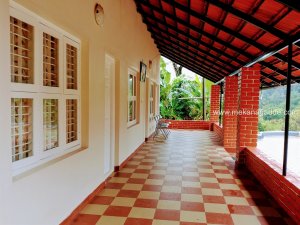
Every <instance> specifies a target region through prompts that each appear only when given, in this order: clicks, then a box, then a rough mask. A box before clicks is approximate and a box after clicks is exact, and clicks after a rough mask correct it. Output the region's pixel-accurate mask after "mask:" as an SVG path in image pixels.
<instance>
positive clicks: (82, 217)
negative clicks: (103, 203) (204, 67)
mask: <svg viewBox="0 0 300 225" xmlns="http://www.w3.org/2000/svg"><path fill="white" fill-rule="evenodd" d="M99 219H100V216H99V215H88V214H79V215H78V216H77V218H76V219H75V220H74V221H73V223H72V225H95V224H96V223H97V221H98V220H99Z"/></svg>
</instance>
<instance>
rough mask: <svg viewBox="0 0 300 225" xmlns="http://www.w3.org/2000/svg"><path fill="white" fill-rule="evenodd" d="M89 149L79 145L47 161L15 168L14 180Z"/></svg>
mask: <svg viewBox="0 0 300 225" xmlns="http://www.w3.org/2000/svg"><path fill="white" fill-rule="evenodd" d="M87 149H88V147H79V148H77V149H75V150H71V151H69V152H67V153H65V154H63V155H59V156H57V157H54V158H50V159H49V160H48V161H46V160H47V159H44V160H40V161H39V162H36V163H34V164H31V165H29V166H26V167H24V168H21V169H18V170H15V171H13V182H15V181H18V180H21V179H22V178H25V177H27V176H30V175H32V174H34V173H36V172H38V171H40V170H42V169H45V168H47V167H49V166H51V165H54V164H55V163H58V162H60V161H62V160H64V159H66V158H69V157H71V156H72V155H75V154H77V153H79V152H82V151H85V150H87Z"/></svg>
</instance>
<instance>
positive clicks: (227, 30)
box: [142, 0, 268, 51]
mask: <svg viewBox="0 0 300 225" xmlns="http://www.w3.org/2000/svg"><path fill="white" fill-rule="evenodd" d="M161 1H164V2H166V3H168V4H171V5H174V6H175V7H176V8H178V9H180V10H182V11H186V12H187V11H188V10H189V9H188V8H187V7H186V6H184V5H182V4H180V3H178V2H176V1H174V0H161ZM142 4H144V2H143V3H142ZM152 7H153V9H154V8H157V7H154V6H153V5H152ZM190 13H191V15H192V16H195V17H196V18H198V19H200V20H202V21H203V22H205V23H208V24H210V25H211V26H213V27H215V28H217V29H220V30H222V31H224V32H225V33H227V34H230V35H232V36H234V37H236V38H238V39H240V40H241V41H243V42H245V44H247V43H248V44H250V45H252V46H254V47H256V48H257V49H260V50H262V51H267V50H268V48H267V47H266V46H264V45H262V44H260V43H258V42H256V41H254V40H253V39H251V38H248V37H246V36H244V35H242V34H241V33H238V32H236V31H234V30H232V29H231V28H229V27H226V26H224V25H222V24H220V23H218V22H216V21H214V20H212V19H210V18H208V17H205V16H203V15H201V14H200V13H198V12H197V11H195V10H192V9H191V10H190ZM164 14H166V12H165V11H164ZM178 21H181V19H178Z"/></svg>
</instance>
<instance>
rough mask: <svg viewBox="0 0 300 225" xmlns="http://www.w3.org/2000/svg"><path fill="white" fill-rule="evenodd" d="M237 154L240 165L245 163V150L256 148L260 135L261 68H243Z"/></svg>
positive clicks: (240, 87)
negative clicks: (258, 135)
mask: <svg viewBox="0 0 300 225" xmlns="http://www.w3.org/2000/svg"><path fill="white" fill-rule="evenodd" d="M239 89H240V94H239V112H240V113H239V114H238V134H237V135H238V136H237V154H236V160H237V163H238V164H244V163H245V155H244V152H243V151H244V149H245V148H246V147H256V145H257V134H258V109H259V90H260V67H259V66H255V67H251V68H242V69H241V76H240V86H239Z"/></svg>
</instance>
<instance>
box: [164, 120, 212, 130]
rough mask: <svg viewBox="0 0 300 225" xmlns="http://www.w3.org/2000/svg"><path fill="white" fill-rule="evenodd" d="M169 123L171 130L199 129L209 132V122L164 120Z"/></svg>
mask: <svg viewBox="0 0 300 225" xmlns="http://www.w3.org/2000/svg"><path fill="white" fill-rule="evenodd" d="M165 121H167V122H171V124H170V126H169V128H171V129H201V130H209V121H203V120H165Z"/></svg>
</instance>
